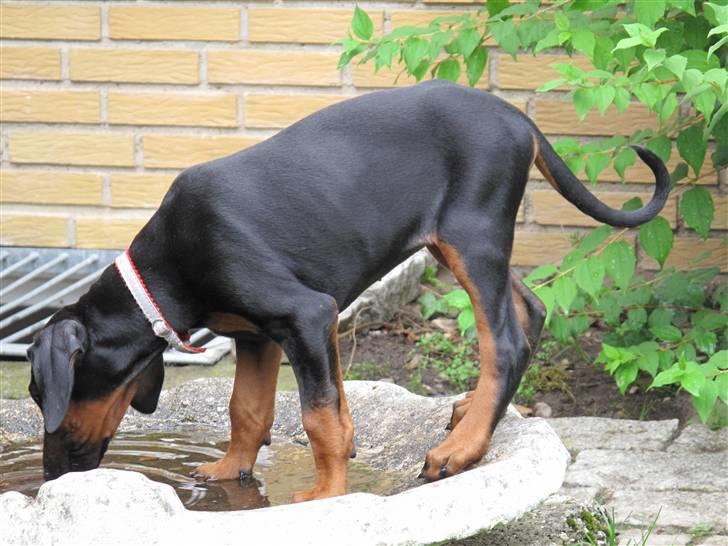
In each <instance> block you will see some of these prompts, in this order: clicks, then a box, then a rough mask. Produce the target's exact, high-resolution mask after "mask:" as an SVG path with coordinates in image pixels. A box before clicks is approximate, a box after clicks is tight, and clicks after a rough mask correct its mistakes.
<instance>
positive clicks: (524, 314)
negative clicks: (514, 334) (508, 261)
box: [511, 278, 531, 334]
mask: <svg viewBox="0 0 728 546" xmlns="http://www.w3.org/2000/svg"><path fill="white" fill-rule="evenodd" d="M511 293H512V294H513V305H514V306H515V308H516V316H517V317H518V324H520V325H521V328H522V329H523V332H524V334H525V333H526V332H528V329H529V325H530V322H531V321H530V319H529V318H528V307H527V306H526V300H525V299H524V298H523V295H522V294H521V292H520V290H519V287H518V283H517V282H516V279H515V278H511Z"/></svg>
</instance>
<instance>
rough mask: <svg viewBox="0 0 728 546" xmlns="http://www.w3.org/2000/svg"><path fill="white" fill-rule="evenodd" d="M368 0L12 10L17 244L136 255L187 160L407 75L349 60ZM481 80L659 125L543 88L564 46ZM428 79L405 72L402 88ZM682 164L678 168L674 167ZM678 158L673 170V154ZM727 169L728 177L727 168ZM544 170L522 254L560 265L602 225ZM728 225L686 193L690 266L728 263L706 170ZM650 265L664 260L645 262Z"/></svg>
mask: <svg viewBox="0 0 728 546" xmlns="http://www.w3.org/2000/svg"><path fill="white" fill-rule="evenodd" d="M361 4H362V5H363V6H365V7H366V8H367V9H368V10H369V12H370V13H371V14H372V16H373V18H374V20H375V25H376V27H377V28H378V29H381V28H384V29H388V28H391V27H392V25H402V24H418V23H423V22H427V21H429V20H430V19H431V18H433V17H435V16H438V15H441V14H442V13H452V11H453V10H464V9H474V6H473V5H474V4H475V3H474V2H471V1H467V0H450V1H448V0H439V1H437V0H434V1H431V0H424V1H421V0H418V1H416V2H415V1H412V0H409V1H408V0H399V1H396V0H393V1H388V2H386V3H383V2H371V3H370V2H367V1H365V0H364V1H362V2H361ZM352 9H353V2H327V1H325V0H320V1H316V2H310V1H307V2H294V1H288V0H284V1H276V2H274V3H271V2H263V1H253V2H231V1H226V0H219V1H214V2H206V1H204V0H198V1H189V2H187V1H184V2H182V1H171V0H169V1H160V2H144V3H134V2H128V1H127V2H117V1H105V2H101V1H96V2H94V1H87V2H66V1H55V2H34V1H28V0H25V1H16V2H4V3H2V7H1V10H2V13H1V14H0V38H2V44H1V45H2V47H1V58H0V78H2V80H3V81H2V93H1V96H0V120H1V121H2V134H1V145H0V149H1V151H2V164H1V166H0V167H1V169H0V172H1V176H0V203H1V205H2V215H1V219H2V220H1V222H2V223H1V225H0V242H1V243H2V244H3V245H20V246H58V247H77V248H123V247H124V246H126V245H127V244H128V243H129V241H130V240H131V238H132V237H133V235H134V233H136V231H137V230H138V229H139V228H140V226H141V225H143V223H144V222H145V221H146V220H147V219H148V218H149V216H150V215H151V214H152V213H153V211H154V208H155V207H156V206H157V205H158V203H159V201H160V199H161V197H162V195H163V194H164V192H165V191H166V188H167V187H168V186H169V184H170V182H171V181H172V180H173V179H174V177H175V175H176V174H177V173H178V172H179V171H180V170H181V169H183V168H184V167H186V166H188V165H191V164H194V163H198V162H201V161H205V160H209V159H212V158H215V157H219V156H222V155H226V154H229V153H231V152H233V151H236V150H238V149H240V148H244V147H246V146H250V145H252V144H255V143H256V142H259V141H261V140H263V139H265V138H266V137H268V136H270V135H272V134H274V133H275V132H276V131H277V130H279V129H280V128H282V127H285V126H287V125H289V124H290V123H292V122H294V121H296V120H297V119H299V118H301V117H303V116H305V115H306V114H309V113H311V112H313V111H315V110H317V109H319V108H322V107H324V106H327V105H329V104H332V103H334V102H337V101H339V100H342V99H344V98H347V97H351V96H355V95H358V94H362V93H366V92H369V91H371V90H374V89H379V88H386V87H391V86H393V85H394V84H393V82H392V80H393V75H392V74H391V73H388V72H386V71H382V73H380V74H377V75H375V74H373V72H372V68H371V67H370V66H369V65H366V66H355V67H348V68H346V69H344V70H342V71H340V70H337V69H336V62H337V58H338V53H339V49H338V47H337V46H333V45H330V44H331V43H332V42H334V41H335V40H337V39H339V38H341V37H342V36H344V35H345V33H346V30H347V28H348V25H349V21H350V19H351V13H352ZM490 59H491V62H490V67H489V73H488V74H487V77H486V78H484V82H483V83H482V84H481V86H482V87H486V88H488V89H490V90H492V91H493V92H494V93H496V94H498V95H500V96H502V97H503V98H505V99H506V100H508V101H510V102H512V103H513V104H515V105H516V106H517V107H518V108H520V109H521V110H523V111H524V112H526V113H527V114H528V115H530V116H531V117H532V118H533V119H534V120H535V121H536V123H537V124H538V125H539V126H540V127H541V129H542V130H543V131H544V132H545V133H546V134H548V135H549V136H558V135H574V136H578V137H581V138H584V139H585V140H588V139H590V138H594V137H598V136H602V135H611V134H618V133H619V134H628V133H631V132H632V131H633V130H634V129H635V128H636V127H637V126H649V125H654V123H655V122H654V118H653V117H652V116H651V115H650V114H649V113H648V112H647V111H646V110H645V109H644V108H642V107H641V106H635V107H633V108H630V109H629V111H628V113H627V114H626V115H618V114H616V113H615V112H609V113H608V114H607V116H606V117H600V116H599V115H598V114H592V115H590V116H589V117H588V118H587V120H586V121H585V122H584V123H578V120H577V119H576V115H575V114H574V111H573V109H572V107H571V105H570V104H569V103H568V102H564V101H563V98H564V97H563V92H560V91H555V92H552V93H549V94H548V95H536V94H535V93H534V89H535V88H536V87H538V86H539V85H540V84H541V83H543V82H544V81H546V80H549V79H552V78H553V77H554V74H553V72H552V70H551V69H550V68H549V66H548V65H549V64H550V63H551V62H559V61H563V60H564V56H561V55H552V56H549V57H539V58H538V59H534V58H531V57H528V56H524V57H522V58H521V59H520V60H519V62H518V63H515V62H513V61H512V59H511V58H510V57H509V56H508V55H506V54H504V53H502V52H500V51H498V50H497V49H491V51H490ZM409 83H411V82H409V81H407V80H406V78H404V77H403V78H401V81H400V82H399V83H398V84H397V85H407V84H409ZM671 163H672V164H673V165H674V163H675V161H672V162H671ZM671 166H672V165H671ZM722 176H723V177H725V174H724V173H723V174H722ZM539 177H540V174H539V173H538V172H536V171H534V180H533V181H532V182H531V184H530V189H529V191H528V193H527V195H526V198H525V200H524V203H523V206H522V209H521V212H520V214H519V229H518V232H517V242H516V247H515V251H514V263H516V264H519V265H536V264H539V263H542V262H544V261H552V260H554V259H556V258H557V257H558V256H559V255H561V254H563V253H565V252H566V251H567V250H568V248H569V238H570V235H571V234H572V233H573V232H574V231H583V230H584V229H585V228H586V227H587V226H592V225H594V222H593V221H592V220H591V219H589V218H587V217H585V216H584V215H582V214H581V213H579V212H578V211H577V210H576V209H575V208H573V207H572V206H571V205H570V204H569V203H567V202H566V201H564V200H563V199H562V198H561V197H559V196H558V195H557V194H556V193H555V192H554V191H553V190H552V189H551V187H550V186H549V185H548V184H546V183H545V182H544V181H543V180H541V179H540V178H539ZM627 179H628V183H627V185H624V186H622V185H620V184H618V183H617V182H618V177H617V176H616V174H615V173H614V172H613V171H608V172H605V173H604V174H603V176H602V182H603V183H601V184H600V185H599V186H598V189H597V190H596V193H597V194H598V195H599V197H600V198H601V199H604V200H605V201H607V202H608V203H610V204H611V205H614V206H619V205H621V203H623V202H624V201H626V200H627V199H628V198H630V197H632V196H633V195H640V196H642V197H643V198H648V196H649V192H650V184H651V183H652V176H651V173H650V172H649V171H648V170H647V169H646V168H645V167H644V166H643V165H637V166H635V167H633V168H632V169H630V170H629V171H628V175H627ZM701 183H702V184H704V185H705V186H706V187H708V188H710V190H711V191H712V192H713V193H714V196H715V198H716V204H717V206H718V210H717V211H716V217H717V219H716V228H717V230H716V231H715V232H714V233H713V235H712V236H711V238H710V239H709V240H708V241H707V242H705V243H704V242H698V241H697V239H696V238H695V237H694V236H691V234H689V233H688V232H687V231H686V230H685V229H684V228H683V227H682V226H681V225H680V224H679V222H678V218H677V212H676V210H677V198H676V197H675V196H673V197H671V199H670V201H669V203H668V206H667V208H666V209H665V211H664V212H663V215H664V216H665V217H666V218H668V219H669V220H670V222H671V223H672V224H673V225H674V226H675V228H676V230H677V239H676V243H675V251H674V252H673V260H674V261H675V262H676V263H678V264H680V265H685V264H687V263H688V262H689V260H690V258H691V257H693V256H696V255H698V254H701V253H702V252H703V251H704V250H706V249H711V250H713V251H714V253H713V256H712V258H711V259H710V260H709V261H707V262H704V263H715V264H719V265H721V266H722V267H723V268H724V270H728V252H727V251H726V247H725V246H723V245H722V242H721V237H723V236H725V233H721V232H720V231H718V230H726V229H728V214H727V209H728V201H727V199H726V193H725V190H726V189H727V186H726V181H725V179H723V181H722V182H721V181H720V180H719V177H718V176H714V175H712V176H706V177H705V178H704V179H703V180H701ZM643 265H645V266H647V267H654V265H655V264H654V263H653V262H651V261H650V260H648V259H644V258H643Z"/></svg>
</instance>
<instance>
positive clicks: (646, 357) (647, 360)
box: [637, 341, 660, 377]
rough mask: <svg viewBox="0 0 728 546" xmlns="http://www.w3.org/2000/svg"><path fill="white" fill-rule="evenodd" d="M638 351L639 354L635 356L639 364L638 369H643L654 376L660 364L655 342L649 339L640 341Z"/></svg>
mask: <svg viewBox="0 0 728 546" xmlns="http://www.w3.org/2000/svg"><path fill="white" fill-rule="evenodd" d="M639 353H640V356H639V357H638V358H637V366H639V368H640V370H644V371H646V372H647V373H648V374H650V375H651V376H652V377H655V375H657V370H658V367H659V364H660V359H659V356H658V355H657V344H656V343H654V342H649V341H648V342H645V343H640V345H639Z"/></svg>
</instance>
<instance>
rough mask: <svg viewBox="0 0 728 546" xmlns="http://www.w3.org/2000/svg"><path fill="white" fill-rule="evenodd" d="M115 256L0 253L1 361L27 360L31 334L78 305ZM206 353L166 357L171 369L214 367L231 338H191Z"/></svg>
mask: <svg viewBox="0 0 728 546" xmlns="http://www.w3.org/2000/svg"><path fill="white" fill-rule="evenodd" d="M116 255H117V253H116V252H114V251H105V250H99V251H83V250H54V249H39V248H37V249H36V248H16V247H6V248H2V249H0V358H25V353H26V351H27V349H28V346H29V345H30V343H31V342H32V339H33V335H34V334H35V333H36V332H37V331H38V330H40V329H41V328H43V326H44V325H45V323H46V322H47V321H48V319H49V318H50V316H51V315H52V314H53V313H55V312H56V311H57V310H58V309H59V308H60V307H62V306H64V305H68V304H70V303H73V302H74V301H76V300H77V299H78V298H79V297H80V296H81V294H83V293H84V292H86V290H88V287H89V286H91V284H92V283H93V282H94V281H95V280H96V279H98V277H99V276H100V275H101V273H102V272H103V271H104V269H106V268H107V267H108V266H109V264H111V262H113V261H114V258H115V257H116ZM190 340H191V343H192V345H194V346H195V347H205V348H206V349H207V350H206V351H205V352H204V353H195V354H188V353H181V352H179V351H177V350H175V349H168V350H166V351H165V352H164V361H165V363H168V364H201V365H211V364H214V363H216V362H217V361H218V360H220V359H221V358H222V357H223V356H225V355H226V354H227V353H228V352H230V350H231V349H232V347H233V342H232V340H231V339H229V338H226V337H222V336H216V335H215V334H213V333H212V332H211V331H210V330H207V329H206V328H202V329H199V330H195V331H193V332H192V335H191V337H190Z"/></svg>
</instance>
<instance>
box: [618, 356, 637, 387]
mask: <svg viewBox="0 0 728 546" xmlns="http://www.w3.org/2000/svg"><path fill="white" fill-rule="evenodd" d="M638 372H639V366H638V364H637V362H629V363H627V364H623V365H622V366H620V367H619V368H617V369H616V370H615V372H614V381H615V382H616V383H617V387H618V388H619V392H620V393H622V395H624V393H625V392H627V388H628V387H629V386H630V385H631V384H632V383H634V380H635V379H637V373H638Z"/></svg>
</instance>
